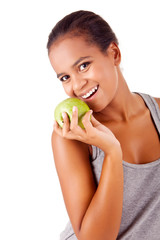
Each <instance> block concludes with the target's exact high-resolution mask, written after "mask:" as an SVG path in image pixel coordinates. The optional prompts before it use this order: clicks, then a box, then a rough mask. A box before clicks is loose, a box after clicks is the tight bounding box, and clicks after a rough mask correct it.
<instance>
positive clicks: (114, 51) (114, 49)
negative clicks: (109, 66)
mask: <svg viewBox="0 0 160 240" xmlns="http://www.w3.org/2000/svg"><path fill="white" fill-rule="evenodd" d="M107 54H110V56H111V57H112V58H113V61H114V64H115V66H118V65H119V64H120V62H121V52H120V49H119V47H118V45H117V44H116V43H115V42H112V43H110V45H109V47H108V48H107Z"/></svg>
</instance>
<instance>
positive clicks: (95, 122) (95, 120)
mask: <svg viewBox="0 0 160 240" xmlns="http://www.w3.org/2000/svg"><path fill="white" fill-rule="evenodd" d="M91 123H92V124H93V126H94V127H95V126H97V125H99V124H100V122H99V121H97V119H96V118H95V117H94V116H93V115H92V117H91Z"/></svg>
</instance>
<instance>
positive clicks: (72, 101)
mask: <svg viewBox="0 0 160 240" xmlns="http://www.w3.org/2000/svg"><path fill="white" fill-rule="evenodd" d="M73 106H76V107H77V108H78V125H79V126H80V127H81V128H83V129H84V125H83V123H82V118H83V116H84V115H85V113H86V112H88V111H89V110H90V108H89V107H88V105H87V104H86V103H85V102H83V101H82V100H80V99H78V98H67V99H65V100H63V101H62V102H60V103H59V104H58V105H57V107H56V108H55V111H54V118H55V120H56V121H57V122H58V124H59V125H60V127H63V118H62V112H66V113H67V114H68V117H69V120H70V121H71V119H72V109H73Z"/></svg>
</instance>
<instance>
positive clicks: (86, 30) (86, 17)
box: [47, 10, 118, 52]
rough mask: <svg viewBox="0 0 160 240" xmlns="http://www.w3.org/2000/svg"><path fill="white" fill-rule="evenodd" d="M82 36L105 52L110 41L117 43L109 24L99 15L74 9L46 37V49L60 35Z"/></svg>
mask: <svg viewBox="0 0 160 240" xmlns="http://www.w3.org/2000/svg"><path fill="white" fill-rule="evenodd" d="M65 34H70V35H71V36H84V37H85V40H86V41H87V42H89V43H90V44H94V45H97V46H98V47H99V48H100V50H101V51H102V52H105V51H106V49H107V48H108V46H109V45H110V43H111V42H115V43H116V44H117V45H118V39H117V37H116V35H115V33H114V32H113V31H112V29H111V27H110V26H109V24H108V23H107V22H106V21H105V20H104V19H103V18H102V17H100V16H99V15H97V14H95V13H93V12H90V11H84V10H80V11H76V12H72V13H70V14H69V15H66V16H65V17H64V18H62V19H61V20H60V21H59V22H57V24H56V25H55V27H54V28H53V29H52V31H51V33H50V34H49V37H48V43H47V49H48V51H49V49H50V47H51V45H52V44H53V43H54V42H55V41H56V40H57V39H58V38H59V37H61V36H64V35H65Z"/></svg>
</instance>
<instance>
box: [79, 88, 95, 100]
mask: <svg viewBox="0 0 160 240" xmlns="http://www.w3.org/2000/svg"><path fill="white" fill-rule="evenodd" d="M97 89H98V87H97V86H96V87H94V88H93V89H91V90H90V91H89V92H88V93H86V94H85V95H83V96H82V98H88V97H89V96H91V94H93V93H94V92H95V91H96V90H97Z"/></svg>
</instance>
